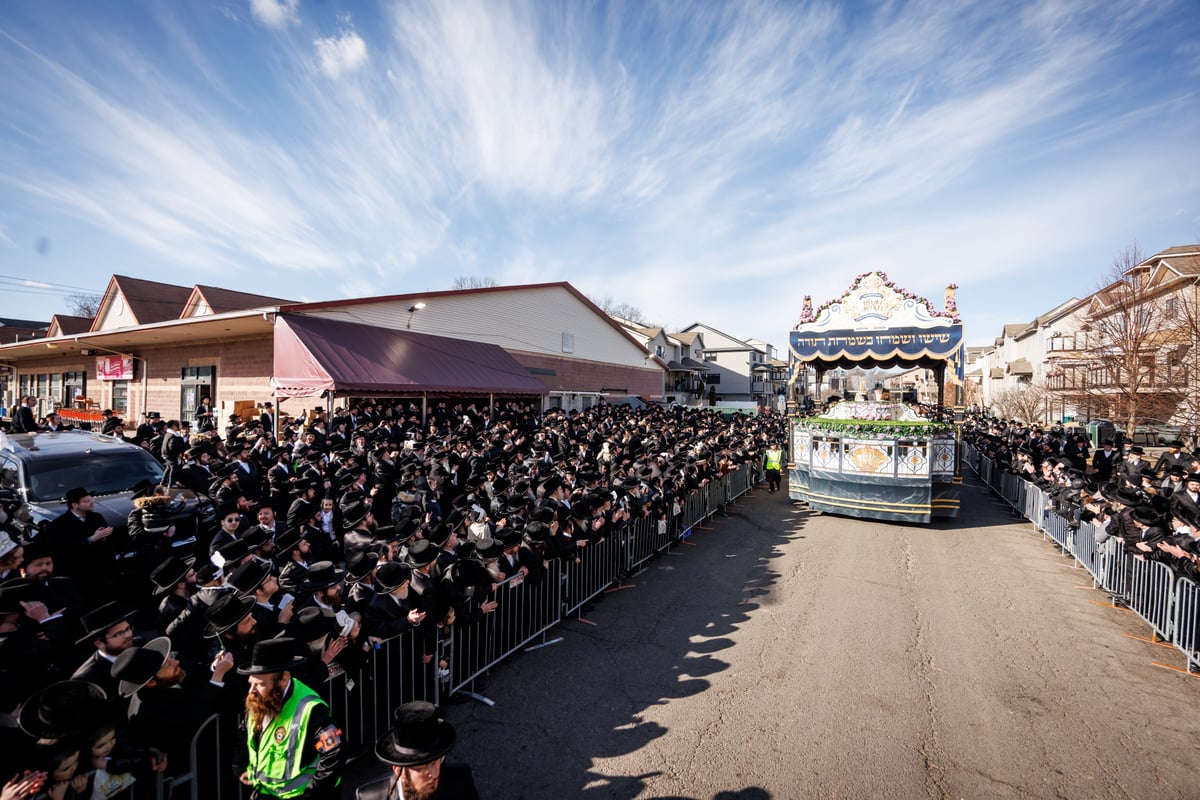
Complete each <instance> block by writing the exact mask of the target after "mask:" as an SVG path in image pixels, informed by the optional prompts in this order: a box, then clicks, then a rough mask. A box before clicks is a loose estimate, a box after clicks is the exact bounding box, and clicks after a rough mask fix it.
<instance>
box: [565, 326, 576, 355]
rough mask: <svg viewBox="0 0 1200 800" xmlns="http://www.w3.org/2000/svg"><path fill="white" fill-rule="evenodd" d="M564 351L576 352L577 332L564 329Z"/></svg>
mask: <svg viewBox="0 0 1200 800" xmlns="http://www.w3.org/2000/svg"><path fill="white" fill-rule="evenodd" d="M562 351H563V352H564V353H574V352H575V334H573V333H567V332H566V331H563V335H562Z"/></svg>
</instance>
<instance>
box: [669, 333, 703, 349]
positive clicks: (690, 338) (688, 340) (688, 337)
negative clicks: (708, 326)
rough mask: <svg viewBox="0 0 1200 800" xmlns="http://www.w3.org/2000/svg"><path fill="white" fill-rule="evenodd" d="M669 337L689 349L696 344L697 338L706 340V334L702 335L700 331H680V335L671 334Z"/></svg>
mask: <svg viewBox="0 0 1200 800" xmlns="http://www.w3.org/2000/svg"><path fill="white" fill-rule="evenodd" d="M667 336H669V337H670V338H672V339H674V340H675V341H677V342H679V343H680V344H685V345H687V346H688V347H691V346H692V345H693V344H694V343H695V341H696V338H697V337H699V338H700V339H701V340H703V339H704V334H702V333H700V331H680V332H679V333H669V334H667Z"/></svg>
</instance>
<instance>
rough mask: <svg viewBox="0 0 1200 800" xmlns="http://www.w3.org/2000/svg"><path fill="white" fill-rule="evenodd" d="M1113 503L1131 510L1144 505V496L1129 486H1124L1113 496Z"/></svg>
mask: <svg viewBox="0 0 1200 800" xmlns="http://www.w3.org/2000/svg"><path fill="white" fill-rule="evenodd" d="M1111 502H1114V503H1120V504H1121V505H1124V506H1129V507H1130V508H1136V507H1138V506H1140V505H1142V495H1141V494H1139V493H1138V492H1137V491H1136V490H1134V489H1130V488H1129V487H1127V486H1122V487H1121V488H1120V489H1117V490H1116V491H1115V492H1113V494H1112V498H1111Z"/></svg>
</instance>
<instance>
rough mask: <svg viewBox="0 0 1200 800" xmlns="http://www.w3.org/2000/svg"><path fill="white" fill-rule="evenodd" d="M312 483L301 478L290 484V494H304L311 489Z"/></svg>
mask: <svg viewBox="0 0 1200 800" xmlns="http://www.w3.org/2000/svg"><path fill="white" fill-rule="evenodd" d="M313 485H314V484H313V482H312V481H311V480H309V479H308V478H301V479H299V480H298V481H295V482H293V483H292V494H304V493H305V492H307V491H308V490H309V489H311V488H313Z"/></svg>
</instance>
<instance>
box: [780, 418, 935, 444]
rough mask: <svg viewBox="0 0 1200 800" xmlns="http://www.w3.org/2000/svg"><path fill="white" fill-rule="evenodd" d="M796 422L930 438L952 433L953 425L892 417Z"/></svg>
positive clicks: (881, 434) (891, 436)
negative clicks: (894, 418) (893, 418)
mask: <svg viewBox="0 0 1200 800" xmlns="http://www.w3.org/2000/svg"><path fill="white" fill-rule="evenodd" d="M796 424H797V425H799V426H800V427H801V428H805V429H808V430H811V431H819V432H823V433H834V434H838V435H842V436H846V435H856V436H871V437H875V438H880V437H882V438H888V439H931V438H933V437H935V436H938V435H952V434H953V433H954V426H953V425H948V424H946V423H944V422H910V421H906V420H892V419H884V420H864V419H815V418H813V417H807V418H803V419H798V420H796Z"/></svg>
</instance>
